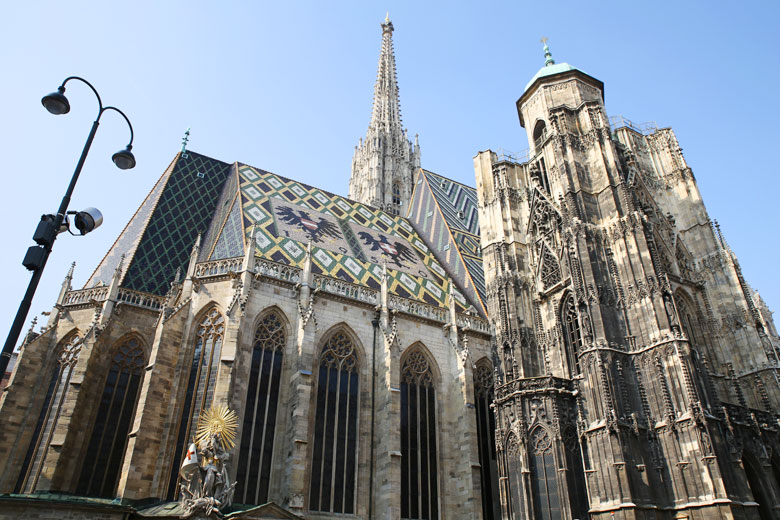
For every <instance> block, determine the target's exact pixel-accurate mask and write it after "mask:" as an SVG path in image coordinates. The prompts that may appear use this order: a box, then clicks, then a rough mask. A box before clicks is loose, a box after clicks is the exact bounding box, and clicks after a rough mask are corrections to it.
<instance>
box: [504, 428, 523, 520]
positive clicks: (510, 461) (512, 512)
mask: <svg viewBox="0 0 780 520" xmlns="http://www.w3.org/2000/svg"><path fill="white" fill-rule="evenodd" d="M504 451H505V456H504V457H503V460H504V470H503V473H504V475H506V477H507V478H506V479H504V480H503V481H501V485H502V487H503V489H504V496H506V497H507V503H506V510H507V516H508V517H509V518H511V519H519V518H522V515H523V514H524V513H525V505H524V500H523V499H524V497H525V495H524V493H523V471H522V464H521V462H520V457H521V456H522V450H521V448H520V441H519V440H518V439H517V435H515V434H514V432H511V431H510V432H509V435H507V438H506V447H505V450H504Z"/></svg>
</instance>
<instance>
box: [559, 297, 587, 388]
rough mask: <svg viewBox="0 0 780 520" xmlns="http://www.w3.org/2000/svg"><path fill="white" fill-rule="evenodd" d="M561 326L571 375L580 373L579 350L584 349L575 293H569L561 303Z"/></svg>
mask: <svg viewBox="0 0 780 520" xmlns="http://www.w3.org/2000/svg"><path fill="white" fill-rule="evenodd" d="M561 327H562V328H563V341H564V343H565V346H566V360H567V363H568V365H569V376H570V377H571V376H575V375H577V374H579V373H580V360H579V352H580V350H581V349H582V332H581V331H580V320H579V318H578V316H577V308H576V307H575V306H574V295H573V294H571V293H569V294H568V295H567V296H566V298H564V300H563V303H562V304H561Z"/></svg>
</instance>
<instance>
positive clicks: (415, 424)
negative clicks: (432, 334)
mask: <svg viewBox="0 0 780 520" xmlns="http://www.w3.org/2000/svg"><path fill="white" fill-rule="evenodd" d="M436 448H437V446H436V390H435V389H434V385H433V372H432V370H431V367H430V364H429V363H428V359H427V358H426V357H425V355H424V354H423V353H422V352H420V351H419V350H416V351H414V352H412V353H411V354H410V355H409V356H408V357H407V358H406V361H405V362H404V364H403V367H402V368H401V518H408V519H426V520H428V519H435V518H439V489H438V470H437V454H436Z"/></svg>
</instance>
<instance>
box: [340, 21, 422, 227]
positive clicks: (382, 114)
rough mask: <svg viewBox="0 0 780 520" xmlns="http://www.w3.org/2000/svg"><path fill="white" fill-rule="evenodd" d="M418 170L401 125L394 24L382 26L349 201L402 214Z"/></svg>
mask: <svg viewBox="0 0 780 520" xmlns="http://www.w3.org/2000/svg"><path fill="white" fill-rule="evenodd" d="M418 168H420V145H419V143H418V141H417V137H416V136H415V140H414V143H413V142H412V141H411V140H410V139H409V138H408V136H407V131H406V129H405V128H403V125H402V123H401V104H400V101H399V98H398V81H397V78H396V72H395V54H394V52H393V22H391V21H390V18H389V16H388V17H385V21H384V23H382V49H381V51H380V53H379V66H378V70H377V78H376V85H375V86H374V108H373V110H372V112H371V122H370V123H369V125H368V131H367V132H366V138H365V139H361V140H360V144H359V145H358V146H356V147H355V154H354V156H353V157H352V174H351V176H350V180H349V198H351V199H353V200H356V201H358V202H362V203H363V204H368V205H370V206H373V207H375V208H381V209H383V210H385V211H387V212H388V213H390V214H393V215H401V214H406V211H407V208H408V206H409V201H410V200H411V197H412V186H413V183H414V172H415V171H416V170H417V169H418Z"/></svg>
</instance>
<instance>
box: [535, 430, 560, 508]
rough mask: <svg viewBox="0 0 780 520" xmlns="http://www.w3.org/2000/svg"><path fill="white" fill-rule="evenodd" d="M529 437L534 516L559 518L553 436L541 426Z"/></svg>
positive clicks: (558, 495) (558, 496)
mask: <svg viewBox="0 0 780 520" xmlns="http://www.w3.org/2000/svg"><path fill="white" fill-rule="evenodd" d="M528 437H529V449H530V451H531V453H530V456H529V462H530V466H531V467H530V470H531V478H530V481H531V496H532V498H533V502H534V506H533V507H534V518H536V519H537V520H558V519H559V518H561V499H560V494H559V492H558V467H557V466H556V464H555V454H554V453H553V449H552V437H551V436H550V433H549V432H548V431H547V430H546V429H545V428H542V427H541V426H537V427H536V428H534V429H533V430H532V431H531V433H530V435H529V436H528Z"/></svg>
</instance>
